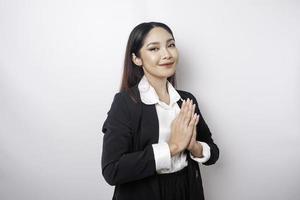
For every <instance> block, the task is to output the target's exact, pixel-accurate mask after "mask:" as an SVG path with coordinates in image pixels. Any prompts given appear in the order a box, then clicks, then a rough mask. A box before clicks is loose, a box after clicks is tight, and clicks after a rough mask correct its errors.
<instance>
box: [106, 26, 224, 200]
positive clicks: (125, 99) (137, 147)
mask: <svg viewBox="0 0 300 200" xmlns="http://www.w3.org/2000/svg"><path fill="white" fill-rule="evenodd" d="M177 62H178V50H177V48H176V45H175V38H174V36H173V33H172V31H171V29H170V28H169V27H168V26H167V25H165V24H163V23H159V22H149V23H141V24H139V25H137V26H136V27H135V28H134V29H133V30H132V32H131V34H130V36H129V39H128V43H127V49H126V53H125V62H124V71H123V80H122V85H121V89H120V92H118V93H117V94H116V95H115V97H114V100H113V103H112V105H111V108H110V110H109V112H108V113H107V119H106V120H105V122H104V124H103V127H102V132H103V133H104V137H103V151H102V173H103V176H104V178H105V180H106V181H107V182H108V183H109V184H110V185H115V186H116V187H115V191H114V195H113V199H116V200H166V199H167V200H169V199H170V200H195V199H197V200H200V199H204V194H203V187H202V180H201V174H200V170H199V166H198V164H199V163H202V164H204V165H212V164H214V163H215V162H216V161H217V160H218V157H219V149H218V147H217V145H216V144H215V143H214V141H213V139H212V137H211V133H210V130H209V128H208V127H207V125H206V123H205V121H204V119H203V118H202V116H201V113H200V110H199V107H198V104H197V101H196V99H195V97H194V96H193V95H192V94H191V93H188V92H186V91H181V90H177V89H175V71H176V64H177Z"/></svg>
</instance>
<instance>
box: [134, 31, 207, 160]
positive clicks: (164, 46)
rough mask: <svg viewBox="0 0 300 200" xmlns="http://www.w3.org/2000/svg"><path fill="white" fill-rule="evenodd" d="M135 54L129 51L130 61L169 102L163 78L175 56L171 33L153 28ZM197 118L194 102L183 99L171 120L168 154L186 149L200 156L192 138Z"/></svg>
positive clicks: (172, 66) (169, 73)
mask: <svg viewBox="0 0 300 200" xmlns="http://www.w3.org/2000/svg"><path fill="white" fill-rule="evenodd" d="M139 54H140V56H139V57H138V56H137V55H135V54H134V53H133V54H132V61H133V62H134V63H135V64H136V65H137V66H140V67H142V68H143V71H144V74H145V76H146V77H147V79H148V81H149V83H150V84H151V85H152V87H153V88H154V89H155V91H156V93H157V95H158V96H159V99H160V100H161V101H163V102H165V103H166V104H169V103H170V96H169V93H168V91H167V78H168V77H170V76H172V75H173V74H174V73H175V71H176V65H177V63H178V58H179V54H178V50H177V48H176V45H175V41H174V39H173V37H172V35H171V34H170V33H169V32H168V31H166V30H165V29H163V28H160V27H155V28H153V29H152V30H151V31H150V32H149V33H148V34H147V36H146V38H145V39H144V44H143V46H142V48H141V49H140V51H139ZM164 64H168V65H164ZM198 122H199V115H197V114H195V104H193V102H192V100H190V99H187V100H186V101H183V103H182V106H181V109H180V113H179V114H178V115H177V116H176V117H175V119H174V120H173V122H172V124H171V136H170V139H169V141H168V145H169V148H170V153H171V156H174V155H176V154H178V153H180V152H182V151H184V150H185V149H188V150H189V151H190V152H191V153H192V154H193V156H195V157H203V155H202V149H203V148H202V145H201V144H200V143H198V142H197V141H196V126H197V124H198Z"/></svg>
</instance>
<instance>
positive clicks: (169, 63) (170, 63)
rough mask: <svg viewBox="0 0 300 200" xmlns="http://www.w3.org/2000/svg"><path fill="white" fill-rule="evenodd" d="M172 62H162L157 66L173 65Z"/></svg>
mask: <svg viewBox="0 0 300 200" xmlns="http://www.w3.org/2000/svg"><path fill="white" fill-rule="evenodd" d="M173 64H174V62H168V63H163V64H159V66H162V67H170V66H171V65H173Z"/></svg>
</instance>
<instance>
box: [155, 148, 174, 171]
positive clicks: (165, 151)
mask: <svg viewBox="0 0 300 200" xmlns="http://www.w3.org/2000/svg"><path fill="white" fill-rule="evenodd" d="M152 148H153V152H154V159H155V166H156V171H161V170H168V169H170V168H171V153H170V149H169V145H168V144H167V143H166V142H163V143H158V144H152Z"/></svg>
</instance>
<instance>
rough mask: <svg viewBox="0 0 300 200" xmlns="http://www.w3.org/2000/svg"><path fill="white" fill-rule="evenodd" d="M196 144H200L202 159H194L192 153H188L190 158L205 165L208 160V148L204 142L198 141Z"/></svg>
mask: <svg viewBox="0 0 300 200" xmlns="http://www.w3.org/2000/svg"><path fill="white" fill-rule="evenodd" d="M197 142H198V143H200V144H201V145H202V147H203V151H202V154H203V157H202V158H198V157H195V156H193V155H192V153H190V156H191V158H192V159H193V160H195V161H197V162H199V163H205V162H206V161H208V160H209V158H210V147H209V146H208V144H206V143H205V142H200V141H197Z"/></svg>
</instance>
